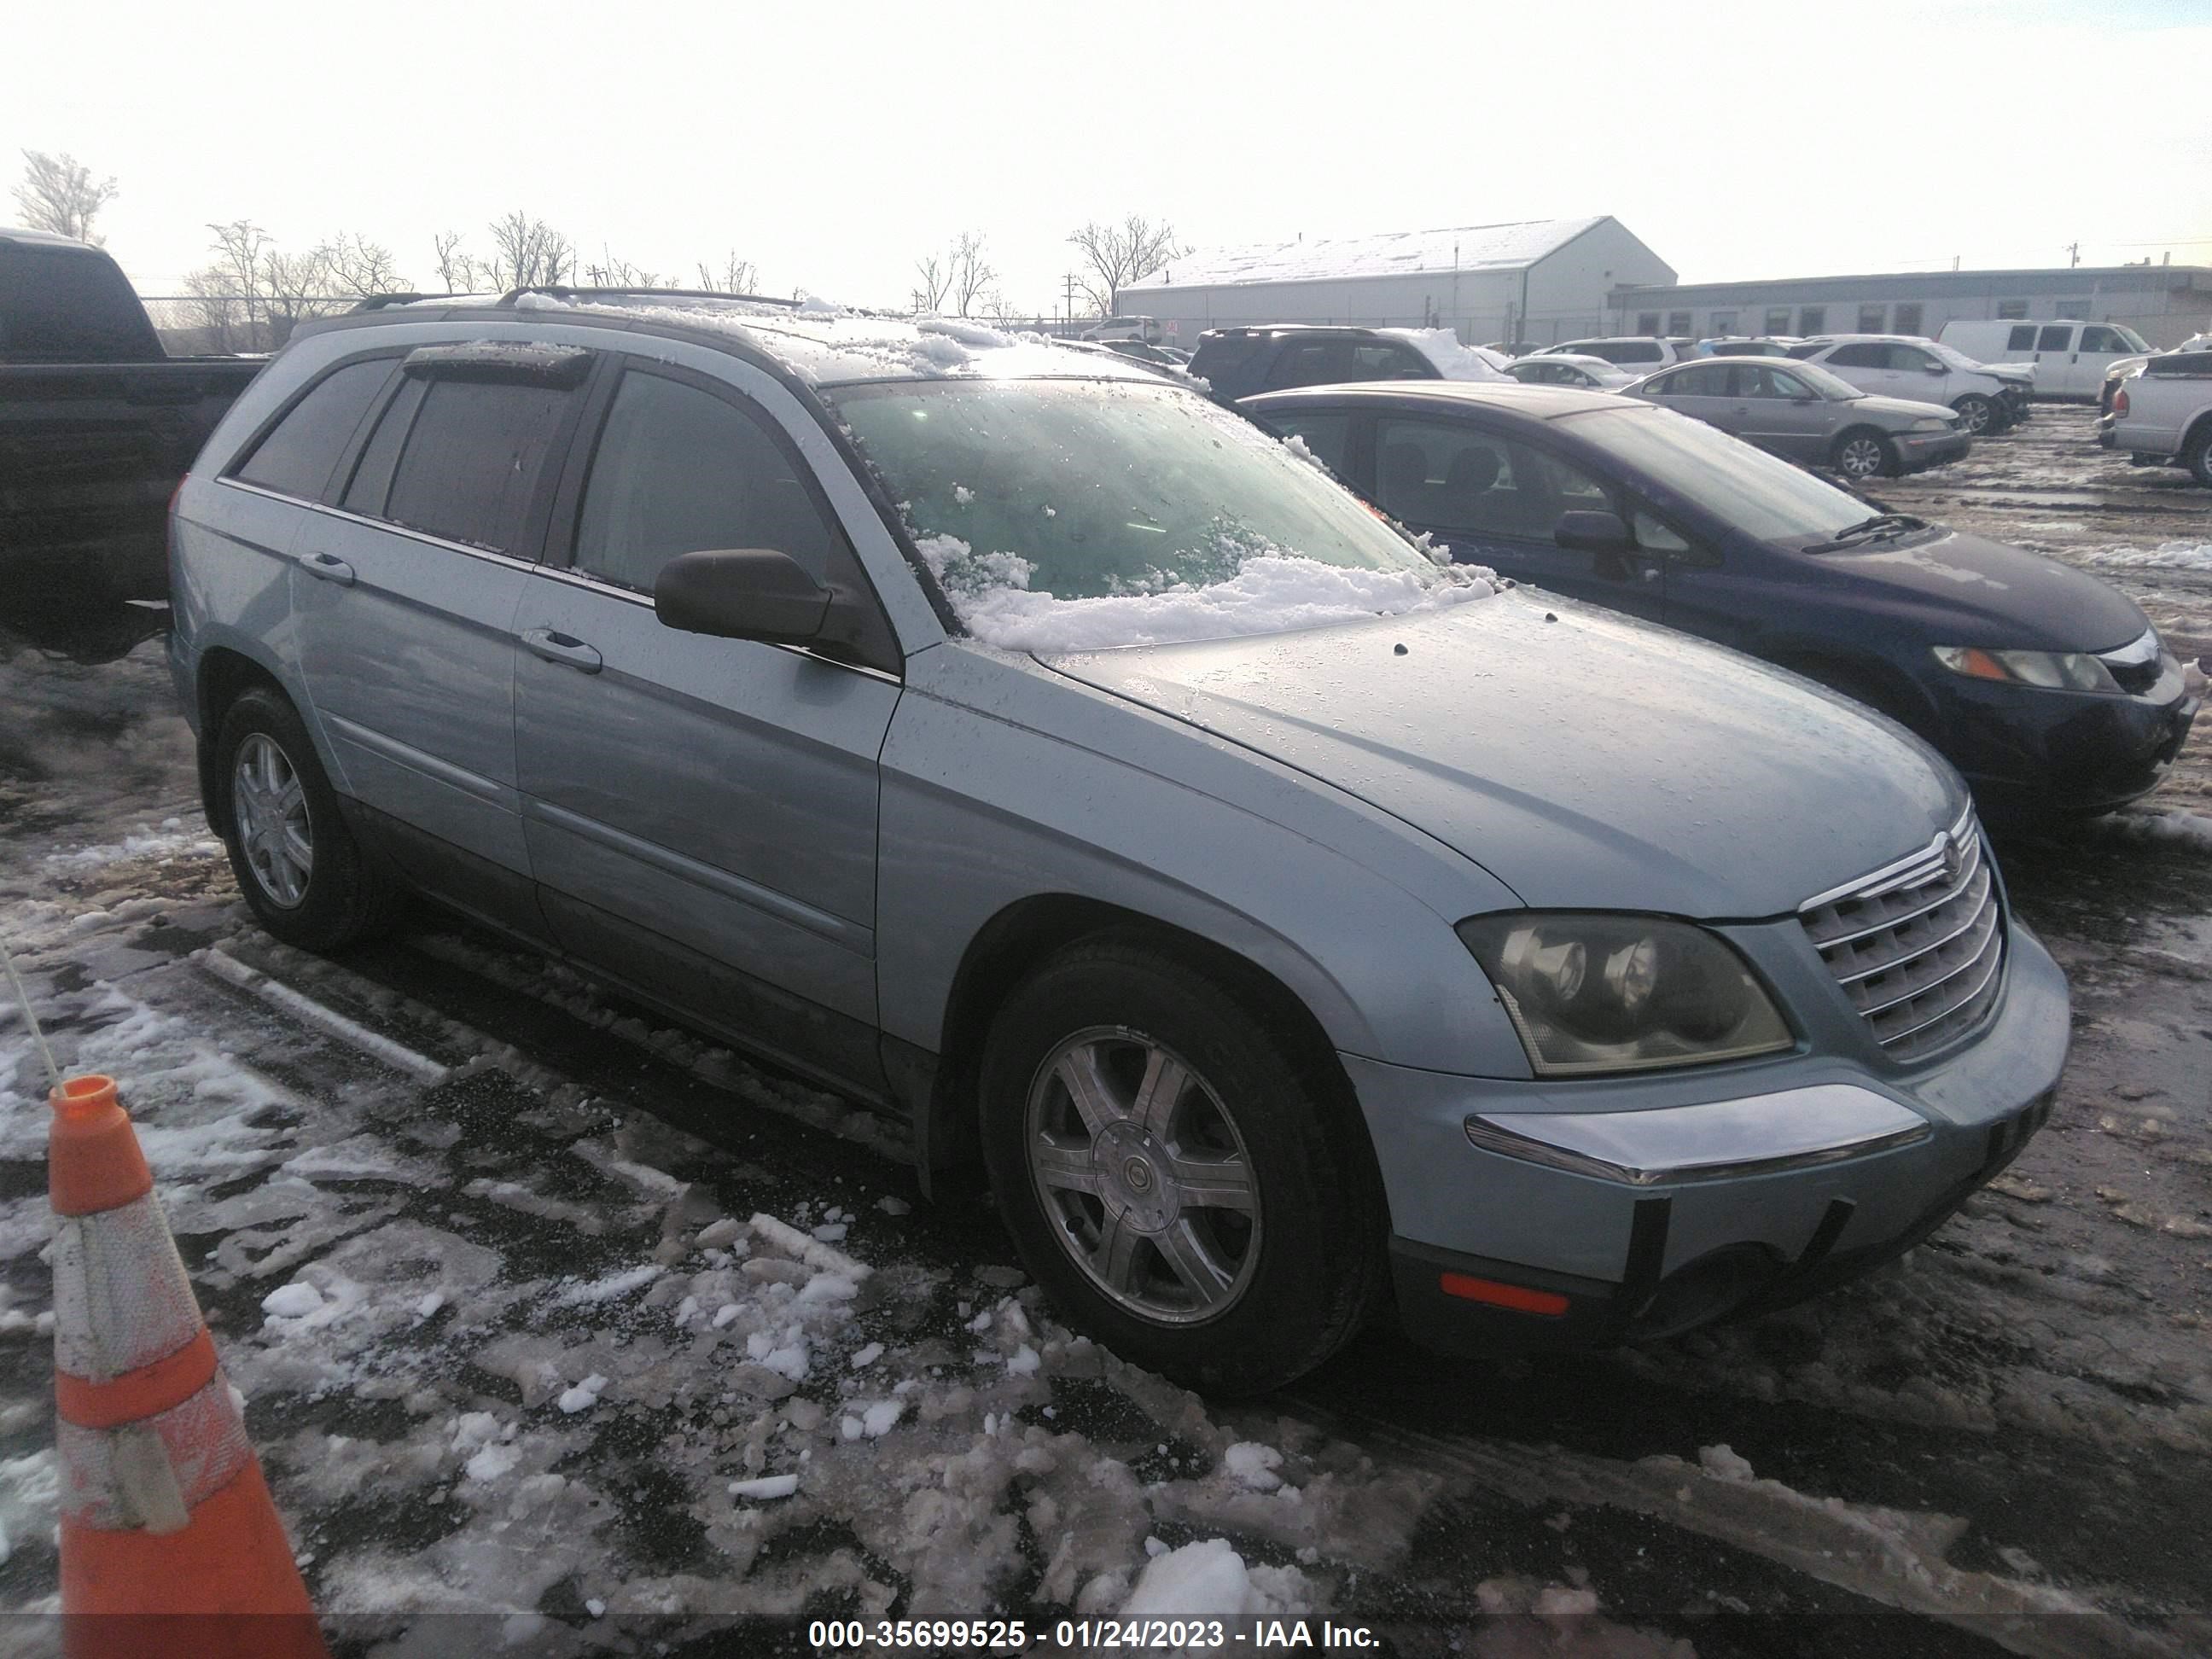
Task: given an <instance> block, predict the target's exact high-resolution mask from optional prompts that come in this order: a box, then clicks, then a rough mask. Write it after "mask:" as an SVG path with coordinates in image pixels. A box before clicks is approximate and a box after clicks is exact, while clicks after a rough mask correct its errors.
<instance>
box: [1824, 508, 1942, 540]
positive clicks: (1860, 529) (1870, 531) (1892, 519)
mask: <svg viewBox="0 0 2212 1659" xmlns="http://www.w3.org/2000/svg"><path fill="white" fill-rule="evenodd" d="M1927 528H1928V520H1925V519H1916V518H1914V517H1913V516H1912V514H1911V513H1875V515H1874V517H1872V518H1871V519H1861V520H1859V521H1858V522H1857V524H1854V525H1846V526H1844V528H1843V529H1841V530H1838V532H1836V533H1835V535H1834V536H1833V537H1832V538H1830V539H1828V540H1827V541H1825V542H1822V543H1821V544H1820V545H1821V546H1823V547H1842V546H1844V545H1845V544H1848V543H1850V542H1855V541H1857V539H1858V538H1860V537H1862V536H1875V537H1881V536H1901V535H1903V534H1904V533H1905V532H1906V531H1908V530H1925V529H1927Z"/></svg>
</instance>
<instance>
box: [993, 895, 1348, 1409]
mask: <svg viewBox="0 0 2212 1659" xmlns="http://www.w3.org/2000/svg"><path fill="white" fill-rule="evenodd" d="M1306 1047H1307V1045H1306V1044H1305V1043H1304V1042H1302V1041H1300V1039H1299V1036H1298V1034H1297V1032H1295V1031H1293V1030H1285V1029H1284V1027H1283V1024H1282V1023H1281V1022H1279V1021H1269V1020H1267V1019H1265V1018H1261V1017H1259V1016H1258V1015H1256V1014H1255V1012H1253V1010H1252V1007H1251V1006H1248V1004H1247V1003H1246V1002H1245V1001H1244V1000H1242V999H1240V998H1238V997H1237V996H1236V995H1234V994H1231V991H1230V990H1229V989H1227V988H1225V987H1224V985H1223V984H1222V983H1221V982H1220V981H1218V980H1217V979H1216V978H1215V977H1214V976H1212V975H1209V974H1206V973H1203V972H1200V971H1199V970H1197V969H1194V968H1192V967H1190V966H1188V965H1187V964H1186V963H1182V962H1181V961H1179V960H1177V959H1176V958H1175V957H1170V956H1168V955H1165V954H1164V953H1162V952H1160V951H1155V950H1152V949H1151V948H1148V947H1147V946H1146V945H1144V944H1143V943H1141V942H1139V940H1137V939H1134V938H1128V937H1121V936H1105V937H1102V938H1100V939H1094V940H1091V941H1088V942H1085V943H1083V944H1079V945H1075V946H1073V947H1071V948H1070V949H1069V950H1067V951H1064V952H1063V953H1062V954H1061V955H1060V956H1059V957H1055V958H1054V959H1053V960H1052V961H1051V962H1049V963H1048V964H1047V965H1046V966H1045V967H1044V969H1042V971H1041V972H1039V973H1037V974H1036V975H1034V976H1033V977H1031V978H1030V980H1028V981H1026V982H1025V983H1024V985H1023V986H1022V987H1021V988H1020V989H1018V991H1016V992H1015V993H1014V994H1013V995H1012V997H1011V998H1010V999H1009V1000H1007V1002H1006V1006H1004V1007H1003V1008H1002V1009H1000V1012H999V1015H998V1018H997V1019H996V1021H995V1022H994V1024H993V1026H992V1030H991V1036H990V1040H989V1042H988V1044H987V1048H986V1049H985V1053H984V1057H983V1067H982V1101H981V1110H982V1128H983V1137H984V1150H985V1156H986V1158H987V1160H988V1162H989V1164H990V1169H991V1179H992V1185H993V1187H994V1189H995V1191H996V1194H997V1196H998V1201H999V1206H1000V1211H1001V1212H1002V1213H1003V1215H1004V1216H1005V1218H1006V1225H1007V1227H1008V1230H1009V1231H1011V1232H1012V1235H1013V1238H1014V1243H1015V1246H1016V1248H1017V1249H1018V1250H1019V1251H1020V1253H1021V1257H1022V1260H1023V1262H1024V1264H1025V1265H1026V1266H1027V1267H1028V1268H1029V1271H1030V1274H1031V1275H1032V1276H1033V1277H1034V1278H1035V1279H1036V1280H1037V1282H1038V1283H1039V1284H1040V1285H1043V1286H1044V1288H1045V1290H1046V1291H1048V1293H1049V1294H1050V1295H1051V1296H1052V1297H1053V1299H1054V1302H1055V1303H1056V1304H1058V1305H1059V1306H1060V1309H1061V1310H1062V1311H1063V1312H1064V1313H1065V1314H1066V1316H1067V1317H1068V1319H1069V1320H1070V1322H1072V1323H1073V1324H1075V1325H1077V1326H1078V1327H1079V1328H1082V1329H1084V1330H1085V1331H1088V1332H1089V1333H1091V1334H1092V1335H1094V1336H1096V1337H1097V1338H1098V1339H1099V1340H1102V1341H1103V1342H1104V1343H1106V1344H1107V1345H1108V1346H1110V1347H1112V1348H1113V1349H1114V1350H1115V1352H1118V1353H1120V1354H1121V1355H1122V1356H1123V1357H1124V1358H1127V1359H1130V1360H1133V1361H1134V1362H1135V1363H1137V1364H1141V1365H1146V1366H1149V1367H1151V1368H1152V1369H1154V1370H1159V1371H1163V1372H1164V1373H1166V1374H1167V1375H1168V1376H1171V1377H1174V1378H1175V1379H1176V1380H1177V1381H1178V1382H1182V1383H1187V1384H1188V1385H1190V1386H1193V1387H1197V1388H1203V1389H1211V1390H1214V1391H1217V1392H1223V1393H1231V1394H1250V1393H1258V1392H1262V1391H1264V1390H1267V1389H1274V1388H1279V1387H1281V1386H1282V1385H1283V1384H1285V1383H1289V1382H1291V1380H1293V1379H1294V1378H1296V1377H1298V1376H1303V1375H1304V1373H1305V1372H1307V1371H1309V1370H1312V1369H1313V1368H1314V1367H1315V1366H1316V1365H1318V1364H1321V1363H1322V1361H1323V1360H1324V1359H1326V1358H1328V1357H1329V1355H1330V1354H1332V1353H1334V1352H1335V1351H1336V1350H1337V1349H1338V1348H1339V1347H1340V1346H1342V1345H1343V1343H1344V1342H1345V1340H1346V1339H1347V1338H1349V1337H1350V1336H1351V1335H1352V1333H1353V1332H1354V1331H1356V1330H1357V1329H1358V1328H1359V1326H1360V1325H1361V1324H1362V1323H1363V1322H1364V1320H1365V1319H1366V1317H1367V1316H1368V1314H1369V1313H1370V1310H1372V1309H1373V1307H1374V1305H1375V1304H1376V1298H1377V1297H1378V1296H1379V1294H1380V1290H1381V1285H1382V1281H1383V1245H1384V1243H1385V1239H1386V1236H1387V1231H1388V1222H1387V1219H1386V1216H1385V1212H1384V1207H1383V1202H1382V1197H1381V1192H1380V1182H1379V1181H1378V1180H1377V1178H1376V1176H1375V1174H1374V1169H1373V1160H1372V1153H1371V1151H1370V1148H1369V1146H1367V1143H1366V1139H1365V1132H1364V1127H1363V1126H1362V1125H1361V1124H1360V1122H1359V1121H1358V1111H1357V1108H1356V1106H1355V1105H1354V1104H1353V1103H1352V1100H1351V1098H1350V1091H1349V1089H1348V1087H1347V1086H1346V1085H1345V1084H1344V1083H1343V1080H1342V1079H1341V1077H1340V1076H1338V1077H1335V1078H1334V1079H1332V1078H1330V1077H1328V1076H1326V1075H1321V1074H1317V1073H1318V1067H1317V1066H1316V1064H1313V1063H1308V1064H1303V1065H1302V1064H1301V1063H1300V1061H1301V1059H1302V1058H1304V1050H1305V1048H1306ZM1331 1063H1332V1064H1333V1062H1331Z"/></svg>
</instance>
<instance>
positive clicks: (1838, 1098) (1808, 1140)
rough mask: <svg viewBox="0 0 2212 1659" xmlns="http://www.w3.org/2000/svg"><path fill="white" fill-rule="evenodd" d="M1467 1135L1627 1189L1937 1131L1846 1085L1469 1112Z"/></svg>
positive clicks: (1810, 1161) (1766, 1167) (1762, 1171)
mask: <svg viewBox="0 0 2212 1659" xmlns="http://www.w3.org/2000/svg"><path fill="white" fill-rule="evenodd" d="M1465 1127H1466V1129H1467V1138H1468V1140H1469V1141H1470V1142H1472V1143H1473V1144H1474V1145H1475V1146H1480V1148H1482V1150H1483V1151H1485V1152H1497V1153H1498V1154H1500V1155H1501V1156H1504V1157H1506V1158H1519V1159H1521V1160H1522V1162H1524V1163H1528V1164H1543V1165H1545V1166H1547V1168H1550V1169H1554V1170H1566V1171H1568V1172H1570V1173H1571V1174H1574V1175H1583V1176H1595V1177H1596V1178H1597V1179H1598V1180H1601V1181H1612V1182H1619V1183H1620V1184H1621V1185H1623V1186H1628V1187H1661V1186H1671V1185H1674V1184H1675V1183H1678V1182H1696V1181H1722V1180H1727V1179H1730V1178H1732V1177H1735V1176H1748V1175H1771V1174H1777V1173H1779V1172H1781V1171H1784V1170H1802V1169H1809V1168H1811V1167H1813V1166H1814V1165H1816V1164H1833V1163H1837V1162H1838V1161H1840V1160H1842V1159H1844V1158H1863V1157H1865V1156H1867V1155H1868V1154H1869V1153H1872V1152H1887V1151H1889V1150H1891V1149H1892V1148H1893V1147H1898V1146H1911V1145H1913V1144H1914V1143H1916V1142H1917V1141H1922V1140H1925V1139H1928V1138H1929V1136H1930V1135H1931V1134H1933V1133H1935V1131H1934V1130H1933V1129H1932V1128H1930V1127H1929V1124H1928V1121H1927V1120H1926V1119H1924V1118H1923V1117H1921V1116H1920V1115H1918V1114H1917V1113H1916V1112H1912V1111H1910V1110H1908V1109H1905V1107H1903V1106H1900V1105H1899V1104H1898V1103H1896V1102H1895V1101H1893V1100H1891V1099H1889V1098H1887V1097H1885V1096H1882V1095H1878V1094H1875V1092H1874V1091H1872V1090H1869V1089H1861V1088H1857V1087H1854V1086H1853V1085H1850V1084H1847V1083H1816V1084H1814V1085H1810V1086H1808V1087H1806V1088H1802V1089H1784V1090H1782V1091H1778V1092H1777V1093H1774V1094H1766V1095H1750V1096H1747V1097H1743V1098H1741V1099H1739V1100H1718V1101H1711V1102H1708V1103H1702V1104H1699V1105H1696V1106H1665V1107H1661V1108H1658V1109H1656V1110H1652V1111H1643V1112H1498V1113H1484V1112H1476V1113H1471V1114H1469V1115H1468V1119H1467V1121H1466V1126H1465Z"/></svg>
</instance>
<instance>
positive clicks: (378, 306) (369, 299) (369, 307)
mask: <svg viewBox="0 0 2212 1659" xmlns="http://www.w3.org/2000/svg"><path fill="white" fill-rule="evenodd" d="M430 297H431V296H430V295H428V294H365V295H362V297H361V299H360V301H358V302H356V304H355V306H354V307H353V313H354V314H355V315H359V314H360V313H362V312H364V311H382V310H383V309H384V308H385V307H387V306H411V305H415V304H416V303H418V302H419V301H423V300H427V299H429V298H430ZM452 297H453V298H454V299H457V300H458V299H459V298H460V297H461V296H460V295H458V294H457V295H453V296H452Z"/></svg>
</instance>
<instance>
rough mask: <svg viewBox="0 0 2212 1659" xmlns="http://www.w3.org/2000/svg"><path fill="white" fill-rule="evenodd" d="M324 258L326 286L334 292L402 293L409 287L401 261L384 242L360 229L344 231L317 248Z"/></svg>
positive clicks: (362, 293) (363, 293) (365, 293)
mask: <svg viewBox="0 0 2212 1659" xmlns="http://www.w3.org/2000/svg"><path fill="white" fill-rule="evenodd" d="M317 252H319V254H320V255H321V257H322V262H323V276H324V281H325V291H326V292H328V293H331V294H358V295H364V296H366V295H371V294H398V293H401V292H404V290H405V289H406V288H407V279H406V278H405V277H404V276H401V275H400V274H399V262H398V260H397V259H395V258H392V250H391V249H390V248H388V247H386V246H384V244H383V243H381V242H372V241H370V240H368V238H367V237H366V236H363V235H362V234H359V233H358V232H347V231H340V232H339V233H338V234H337V236H335V237H333V238H332V239H331V240H329V241H327V242H325V243H324V244H323V245H322V246H321V247H320V248H319V249H318V250H317Z"/></svg>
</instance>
